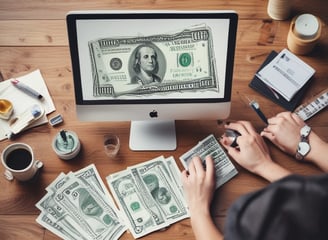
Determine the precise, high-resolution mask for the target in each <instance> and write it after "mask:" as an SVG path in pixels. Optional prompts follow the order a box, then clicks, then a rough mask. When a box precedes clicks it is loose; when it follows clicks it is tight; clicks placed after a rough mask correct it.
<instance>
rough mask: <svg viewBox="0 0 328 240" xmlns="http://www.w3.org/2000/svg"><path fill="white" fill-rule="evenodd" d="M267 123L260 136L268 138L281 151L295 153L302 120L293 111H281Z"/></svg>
mask: <svg viewBox="0 0 328 240" xmlns="http://www.w3.org/2000/svg"><path fill="white" fill-rule="evenodd" d="M268 123H269V124H268V126H267V127H266V128H264V129H263V131H262V132H261V136H263V137H265V138H267V139H269V140H270V141H271V142H272V143H273V144H275V145H276V146H277V147H278V148H280V149H281V150H282V151H284V152H286V153H289V154H292V155H295V153H296V149H297V146H298V143H299V141H300V130H301V128H302V127H303V126H304V125H305V123H304V121H303V120H302V119H301V118H299V117H298V116H297V115H296V114H294V113H291V112H282V113H279V114H277V115H276V116H275V117H272V118H270V119H268Z"/></svg>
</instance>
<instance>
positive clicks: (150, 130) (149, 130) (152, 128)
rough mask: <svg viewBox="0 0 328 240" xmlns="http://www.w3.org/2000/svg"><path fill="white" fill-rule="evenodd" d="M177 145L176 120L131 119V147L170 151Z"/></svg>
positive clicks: (133, 148)
mask: <svg viewBox="0 0 328 240" xmlns="http://www.w3.org/2000/svg"><path fill="white" fill-rule="evenodd" d="M176 147H177V140H176V134H175V121H174V120H173V121H162V120H154V121H131V128H130V149H131V150H133V151H170V150H175V149H176Z"/></svg>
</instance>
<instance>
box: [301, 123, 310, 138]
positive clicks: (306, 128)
mask: <svg viewBox="0 0 328 240" xmlns="http://www.w3.org/2000/svg"><path fill="white" fill-rule="evenodd" d="M310 132H311V128H310V127H309V126H308V125H305V126H304V127H302V128H301V136H303V137H307V136H308V135H309V134H310Z"/></svg>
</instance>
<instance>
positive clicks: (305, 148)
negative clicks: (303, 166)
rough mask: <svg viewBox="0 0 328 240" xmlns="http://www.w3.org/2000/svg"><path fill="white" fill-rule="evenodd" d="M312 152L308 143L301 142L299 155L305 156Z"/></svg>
mask: <svg viewBox="0 0 328 240" xmlns="http://www.w3.org/2000/svg"><path fill="white" fill-rule="evenodd" d="M309 151H310V145H309V144H308V143H307V142H300V143H299V144H298V151H297V152H298V153H299V154H301V155H302V156H305V155H306V154H307V153H308V152H309Z"/></svg>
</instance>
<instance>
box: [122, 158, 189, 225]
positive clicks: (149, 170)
mask: <svg viewBox="0 0 328 240" xmlns="http://www.w3.org/2000/svg"><path fill="white" fill-rule="evenodd" d="M129 169H130V171H131V173H132V175H133V177H134V178H135V180H136V181H137V182H138V183H139V188H141V189H143V191H147V192H148V193H150V195H151V197H152V198H153V200H154V202H155V203H156V205H157V206H158V207H159V208H160V210H161V212H162V213H163V215H164V217H165V219H166V221H167V222H168V223H173V222H176V221H179V220H182V219H184V218H186V217H188V216H189V215H188V211H187V208H186V204H185V202H184V198H183V196H182V195H181V194H180V191H179V189H178V188H177V187H176V183H175V182H174V180H173V176H172V173H170V170H169V169H168V167H167V163H166V160H165V159H164V157H163V156H161V157H158V158H155V159H153V160H150V161H147V162H146V163H142V164H139V165H136V166H134V167H131V168H129Z"/></svg>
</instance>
